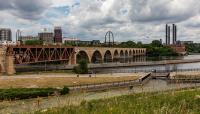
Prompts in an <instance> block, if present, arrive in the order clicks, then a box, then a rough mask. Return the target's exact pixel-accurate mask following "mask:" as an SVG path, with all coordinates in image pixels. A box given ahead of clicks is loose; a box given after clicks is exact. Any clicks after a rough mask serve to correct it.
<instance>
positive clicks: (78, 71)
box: [73, 60, 88, 74]
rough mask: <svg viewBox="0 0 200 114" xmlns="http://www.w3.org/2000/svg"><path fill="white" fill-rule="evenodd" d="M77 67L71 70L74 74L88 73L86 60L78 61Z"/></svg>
mask: <svg viewBox="0 0 200 114" xmlns="http://www.w3.org/2000/svg"><path fill="white" fill-rule="evenodd" d="M78 64H79V65H78V66H76V67H74V68H73V71H74V72H75V73H76V74H87V73H88V64H87V61H86V60H80V61H79V63H78Z"/></svg>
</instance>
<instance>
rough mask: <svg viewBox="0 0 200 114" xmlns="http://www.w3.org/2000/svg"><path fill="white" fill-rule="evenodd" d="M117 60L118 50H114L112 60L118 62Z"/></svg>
mask: <svg viewBox="0 0 200 114" xmlns="http://www.w3.org/2000/svg"><path fill="white" fill-rule="evenodd" d="M118 61H119V52H118V51H117V50H115V51H114V55H113V62H118Z"/></svg>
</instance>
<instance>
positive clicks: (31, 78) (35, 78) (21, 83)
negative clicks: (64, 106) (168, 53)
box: [0, 74, 141, 88]
mask: <svg viewBox="0 0 200 114" xmlns="http://www.w3.org/2000/svg"><path fill="white" fill-rule="evenodd" d="M140 75H141V74H123V75H122V74H101V75H96V76H94V75H93V76H92V77H91V78H90V77H89V76H88V75H80V77H76V76H77V75H66V74H65V75H63V74H57V75H55V74H54V75H49V74H42V75H28V76H12V77H5V76H4V77H0V88H33V87H34V88H35V87H63V86H64V85H66V86H72V85H80V84H96V83H105V82H117V81H127V80H136V79H138V78H139V77H140Z"/></svg>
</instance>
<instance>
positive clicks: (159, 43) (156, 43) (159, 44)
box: [151, 40, 162, 47]
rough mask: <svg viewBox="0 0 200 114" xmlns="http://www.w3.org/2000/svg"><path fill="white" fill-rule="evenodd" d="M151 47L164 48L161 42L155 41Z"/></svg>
mask: <svg viewBox="0 0 200 114" xmlns="http://www.w3.org/2000/svg"><path fill="white" fill-rule="evenodd" d="M151 45H152V46H153V47H162V44H161V42H160V41H159V40H153V41H152V43H151Z"/></svg>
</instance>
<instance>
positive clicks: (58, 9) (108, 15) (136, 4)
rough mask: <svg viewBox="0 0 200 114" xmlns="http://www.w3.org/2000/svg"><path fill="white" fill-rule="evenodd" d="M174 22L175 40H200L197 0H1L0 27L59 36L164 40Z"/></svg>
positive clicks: (199, 11) (26, 32)
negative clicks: (109, 35)
mask: <svg viewBox="0 0 200 114" xmlns="http://www.w3.org/2000/svg"><path fill="white" fill-rule="evenodd" d="M166 23H167V24H172V23H175V24H177V28H178V33H177V34H178V37H177V38H178V40H183V41H184V40H192V41H194V42H200V38H199V36H200V0H0V28H11V29H12V32H13V39H15V36H14V34H15V32H16V31H17V29H20V30H21V31H22V35H35V36H36V35H37V33H38V32H41V31H42V30H43V29H44V28H47V29H48V30H49V31H53V28H54V26H61V27H62V30H63V36H65V37H76V38H79V39H81V40H101V41H104V37H105V34H106V32H107V31H112V32H113V33H114V36H115V41H118V42H119V41H127V40H132V41H135V42H138V41H142V42H144V43H149V42H151V41H152V40H159V39H163V41H164V40H165V24H166Z"/></svg>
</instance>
